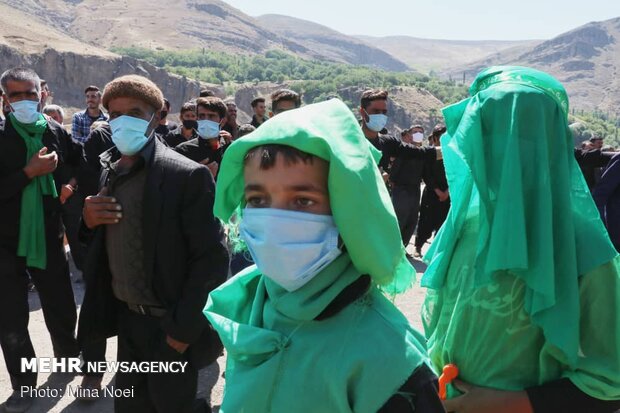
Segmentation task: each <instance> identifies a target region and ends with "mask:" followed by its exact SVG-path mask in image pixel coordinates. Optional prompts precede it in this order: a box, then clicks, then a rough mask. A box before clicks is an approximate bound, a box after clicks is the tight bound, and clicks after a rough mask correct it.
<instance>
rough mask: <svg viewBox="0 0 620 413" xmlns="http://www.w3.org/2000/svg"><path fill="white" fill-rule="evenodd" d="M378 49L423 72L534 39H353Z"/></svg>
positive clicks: (530, 41)
mask: <svg viewBox="0 0 620 413" xmlns="http://www.w3.org/2000/svg"><path fill="white" fill-rule="evenodd" d="M355 37H356V38H358V39H360V40H362V41H364V42H365V43H367V44H370V45H373V46H374V47H378V48H380V49H381V50H384V51H386V52H387V53H390V54H391V55H392V56H394V57H396V58H397V59H400V60H401V61H403V62H405V63H406V64H407V65H409V67H411V68H413V69H416V70H419V71H420V72H422V73H429V72H430V71H431V70H432V71H435V72H437V71H441V70H445V69H446V68H447V67H452V66H457V65H461V64H465V63H468V62H472V61H475V60H479V59H482V58H484V57H486V56H488V55H490V54H493V53H497V52H500V51H502V50H506V49H509V48H513V47H524V46H531V45H534V44H537V43H539V41H536V40H517V41H498V40H471V41H470V40H437V39H420V38H417V37H410V36H387V37H372V36H355Z"/></svg>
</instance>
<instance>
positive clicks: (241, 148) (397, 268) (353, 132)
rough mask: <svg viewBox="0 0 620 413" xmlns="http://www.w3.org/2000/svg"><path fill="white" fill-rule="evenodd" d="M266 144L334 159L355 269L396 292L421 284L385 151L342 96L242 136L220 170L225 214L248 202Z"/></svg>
mask: <svg viewBox="0 0 620 413" xmlns="http://www.w3.org/2000/svg"><path fill="white" fill-rule="evenodd" d="M267 125H269V126H268V127H266V126H267ZM266 144H280V145H288V146H293V147H295V148H297V149H299V150H301V151H303V152H307V153H310V154H313V155H316V156H318V157H319V158H322V159H324V160H326V161H328V162H329V178H328V179H329V182H328V188H329V193H330V203H331V207H332V211H333V216H334V220H335V222H336V226H337V227H338V230H339V231H340V236H341V237H342V239H343V241H344V244H345V245H346V246H347V251H348V252H349V255H350V256H351V260H352V261H353V264H354V265H355V267H356V268H357V269H358V270H359V271H360V272H361V273H362V274H369V275H370V276H371V277H372V279H373V280H374V281H375V282H376V283H377V284H378V285H380V286H381V287H382V288H383V289H384V290H385V291H387V292H388V293H401V292H403V291H405V290H406V289H407V288H409V287H410V286H411V285H412V284H413V281H414V279H415V270H414V269H413V267H412V266H411V264H410V263H409V261H407V258H406V256H405V249H404V247H403V245H402V242H400V243H399V242H398V238H399V237H400V235H399V234H400V233H399V230H398V221H397V220H396V215H395V213H394V208H393V207H392V201H391V200H390V196H389V193H388V192H387V189H386V188H385V184H384V183H383V179H382V178H381V175H380V173H379V170H378V168H377V167H376V161H377V160H378V159H380V154H379V152H378V151H377V150H376V149H375V148H374V147H373V146H372V145H371V144H370V143H369V142H368V140H367V139H366V138H365V136H364V134H363V132H362V130H361V128H360V127H359V124H358V123H357V121H356V120H355V117H354V116H353V114H352V113H351V111H350V110H349V109H348V108H347V107H346V105H345V104H344V103H342V102H341V101H339V100H337V99H332V100H330V101H327V102H324V103H320V104H316V105H310V106H307V107H305V108H304V109H303V111H287V112H284V113H281V114H279V115H278V116H276V117H274V118H273V119H270V120H269V122H268V123H265V125H261V127H260V128H258V129H257V130H256V131H255V132H253V133H251V134H249V135H246V136H244V137H243V139H239V140H237V141H235V142H234V143H233V144H232V145H231V146H230V147H229V148H228V149H227V150H226V159H225V161H223V162H222V166H221V167H220V171H219V173H218V178H217V187H216V199H215V206H214V213H215V215H216V216H217V217H219V218H220V219H222V220H223V221H225V222H228V221H229V219H230V217H231V216H232V215H233V213H234V212H235V211H236V210H237V208H238V207H240V206H241V205H242V204H243V188H244V180H243V162H244V158H245V155H246V154H247V152H248V151H249V150H250V149H252V148H254V147H256V146H259V145H266Z"/></svg>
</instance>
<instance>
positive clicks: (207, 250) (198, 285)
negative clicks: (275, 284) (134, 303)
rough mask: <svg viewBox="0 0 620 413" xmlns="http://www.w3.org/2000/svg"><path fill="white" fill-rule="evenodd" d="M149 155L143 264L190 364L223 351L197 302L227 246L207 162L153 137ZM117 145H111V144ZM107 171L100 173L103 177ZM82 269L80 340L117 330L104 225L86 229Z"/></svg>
mask: <svg viewBox="0 0 620 413" xmlns="http://www.w3.org/2000/svg"><path fill="white" fill-rule="evenodd" d="M154 145H155V147H154V150H153V155H152V156H153V159H152V163H151V165H150V167H149V169H148V171H147V178H146V184H145V188H144V211H143V218H142V219H143V236H144V241H143V246H144V268H145V271H146V273H147V276H148V278H149V279H150V282H151V284H152V287H153V290H154V292H155V294H156V295H157V298H158V300H159V301H161V302H162V303H164V305H165V307H166V309H167V314H166V315H165V316H164V317H163V318H162V329H163V330H164V331H165V332H166V333H167V334H168V335H170V336H171V337H172V338H174V339H176V340H178V341H181V342H184V343H189V344H190V347H189V349H188V352H189V353H188V354H189V359H190V361H191V362H192V364H193V365H194V366H195V367H196V368H200V367H202V366H204V365H206V363H209V362H211V361H213V360H215V358H217V356H219V354H220V351H221V343H219V340H218V338H217V335H216V334H215V333H214V331H213V330H212V329H211V328H210V325H209V324H208V322H207V319H206V318H205V317H204V315H203V314H202V310H203V308H204V305H205V303H206V301H207V296H208V294H209V292H210V291H211V290H213V289H214V288H215V287H217V286H218V285H219V284H221V283H222V282H223V281H224V280H225V279H226V276H227V273H228V251H227V249H226V241H225V238H224V232H223V229H222V225H221V224H220V221H219V220H218V219H216V218H215V217H214V216H213V200H214V183H213V178H212V177H211V174H210V172H209V170H208V169H207V168H206V167H204V166H201V165H197V164H196V163H194V162H191V161H189V160H188V159H186V158H184V157H183V156H181V155H179V154H177V153H175V152H174V151H173V150H171V149H169V148H167V147H166V146H165V145H164V144H163V143H161V142H159V140H157V139H155V140H154ZM110 151H114V152H116V151H117V149H116V148H112V149H110ZM108 174H109V171H108V170H106V169H104V170H102V173H101V181H100V182H101V184H102V185H104V184H105V183H106V182H107V176H108ZM81 236H82V239H83V240H84V239H85V238H90V243H89V244H90V245H89V251H88V256H87V259H86V263H85V269H84V276H85V279H86V292H85V295H84V302H83V304H82V310H81V312H80V321H79V326H78V339H79V340H80V341H81V342H82V343H84V342H88V341H96V340H99V339H102V338H104V337H111V336H113V335H116V334H117V319H116V317H117V306H118V305H122V304H121V303H119V301H118V300H116V298H115V297H114V294H113V292H112V283H111V273H110V268H109V264H108V257H107V251H106V246H105V228H104V227H98V228H95V229H94V231H88V230H87V229H86V228H85V227H84V226H82V234H81Z"/></svg>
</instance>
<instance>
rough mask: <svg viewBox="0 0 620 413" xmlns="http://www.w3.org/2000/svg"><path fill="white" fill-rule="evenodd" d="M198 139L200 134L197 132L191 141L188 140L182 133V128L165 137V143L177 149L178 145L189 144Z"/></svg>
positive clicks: (193, 132) (193, 133) (193, 134)
mask: <svg viewBox="0 0 620 413" xmlns="http://www.w3.org/2000/svg"><path fill="white" fill-rule="evenodd" d="M196 138H198V134H197V133H196V131H195V130H194V131H192V136H191V137H190V138H189V139H187V138H186V137H185V136H184V135H183V133H182V132H181V128H179V129H177V130H176V131H174V132H171V133H169V134H167V135H166V136H164V142H165V143H166V145H168V146H169V147H171V148H176V147H177V146H178V145H180V144H182V143H185V142H189V141H190V140H192V139H196Z"/></svg>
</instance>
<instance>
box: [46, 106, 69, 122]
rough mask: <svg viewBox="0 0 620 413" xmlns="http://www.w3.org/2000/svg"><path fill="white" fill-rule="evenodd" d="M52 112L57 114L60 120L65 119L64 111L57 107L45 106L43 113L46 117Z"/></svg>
mask: <svg viewBox="0 0 620 413" xmlns="http://www.w3.org/2000/svg"><path fill="white" fill-rule="evenodd" d="M53 112H56V113H58V114H59V115H60V117H61V118H63V119H64V118H65V111H64V110H63V109H62V108H61V107H60V106H58V105H45V107H44V108H43V113H45V114H46V115H51V114H52V113H53Z"/></svg>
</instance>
